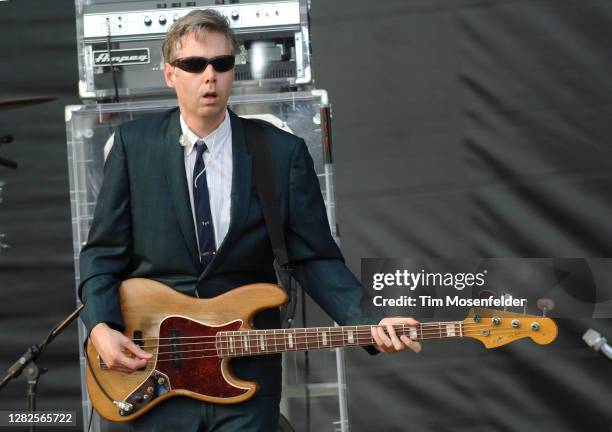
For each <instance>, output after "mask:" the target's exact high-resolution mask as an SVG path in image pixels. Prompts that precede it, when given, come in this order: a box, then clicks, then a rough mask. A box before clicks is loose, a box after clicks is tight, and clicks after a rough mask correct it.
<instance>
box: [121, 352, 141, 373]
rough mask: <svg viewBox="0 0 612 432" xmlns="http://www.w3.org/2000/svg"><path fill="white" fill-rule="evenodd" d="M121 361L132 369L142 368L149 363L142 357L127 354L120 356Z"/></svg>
mask: <svg viewBox="0 0 612 432" xmlns="http://www.w3.org/2000/svg"><path fill="white" fill-rule="evenodd" d="M119 363H120V364H121V365H123V366H125V367H127V368H128V369H130V370H131V371H135V370H138V369H142V368H143V367H145V366H146V365H147V361H146V360H142V359H139V358H135V357H130V356H128V355H126V354H122V355H121V357H119Z"/></svg>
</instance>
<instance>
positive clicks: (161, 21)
mask: <svg viewBox="0 0 612 432" xmlns="http://www.w3.org/2000/svg"><path fill="white" fill-rule="evenodd" d="M159 23H160V24H161V25H165V24H166V17H165V16H163V15H160V16H159Z"/></svg>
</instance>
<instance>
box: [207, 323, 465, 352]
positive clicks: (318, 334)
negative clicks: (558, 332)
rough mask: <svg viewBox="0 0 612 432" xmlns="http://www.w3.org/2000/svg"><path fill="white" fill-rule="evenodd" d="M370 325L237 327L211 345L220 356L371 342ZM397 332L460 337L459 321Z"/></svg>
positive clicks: (399, 326)
mask: <svg viewBox="0 0 612 432" xmlns="http://www.w3.org/2000/svg"><path fill="white" fill-rule="evenodd" d="M372 327H373V325H359V326H345V327H311V328H295V329H272V330H240V331H230V332H219V333H217V336H216V340H215V346H216V349H217V353H218V355H219V356H220V357H244V356H251V355H258V354H274V353H282V352H288V351H306V350H316V349H330V348H339V347H348V346H366V345H373V344H374V339H373V337H372V332H371V329H372ZM393 328H394V329H395V332H396V334H397V335H398V336H401V335H406V336H408V337H409V338H410V339H411V340H414V341H421V340H426V339H441V338H456V337H463V323H462V322H461V321H448V322H433V323H423V324H419V325H416V326H409V325H406V324H395V325H393Z"/></svg>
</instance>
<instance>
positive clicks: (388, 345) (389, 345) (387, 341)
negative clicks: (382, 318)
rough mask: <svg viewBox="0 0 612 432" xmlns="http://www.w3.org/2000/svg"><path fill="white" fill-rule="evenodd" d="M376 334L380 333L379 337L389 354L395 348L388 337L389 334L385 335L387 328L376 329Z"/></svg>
mask: <svg viewBox="0 0 612 432" xmlns="http://www.w3.org/2000/svg"><path fill="white" fill-rule="evenodd" d="M376 333H378V337H379V338H380V340H381V341H382V343H383V345H384V347H385V351H386V352H389V350H391V348H393V342H392V341H391V339H390V338H389V336H387V333H385V328H384V327H383V326H378V327H376Z"/></svg>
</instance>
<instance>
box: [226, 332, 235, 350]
mask: <svg viewBox="0 0 612 432" xmlns="http://www.w3.org/2000/svg"><path fill="white" fill-rule="evenodd" d="M227 337H228V339H229V352H230V353H231V354H234V337H233V336H232V334H231V333H230V334H228V336H227Z"/></svg>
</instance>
